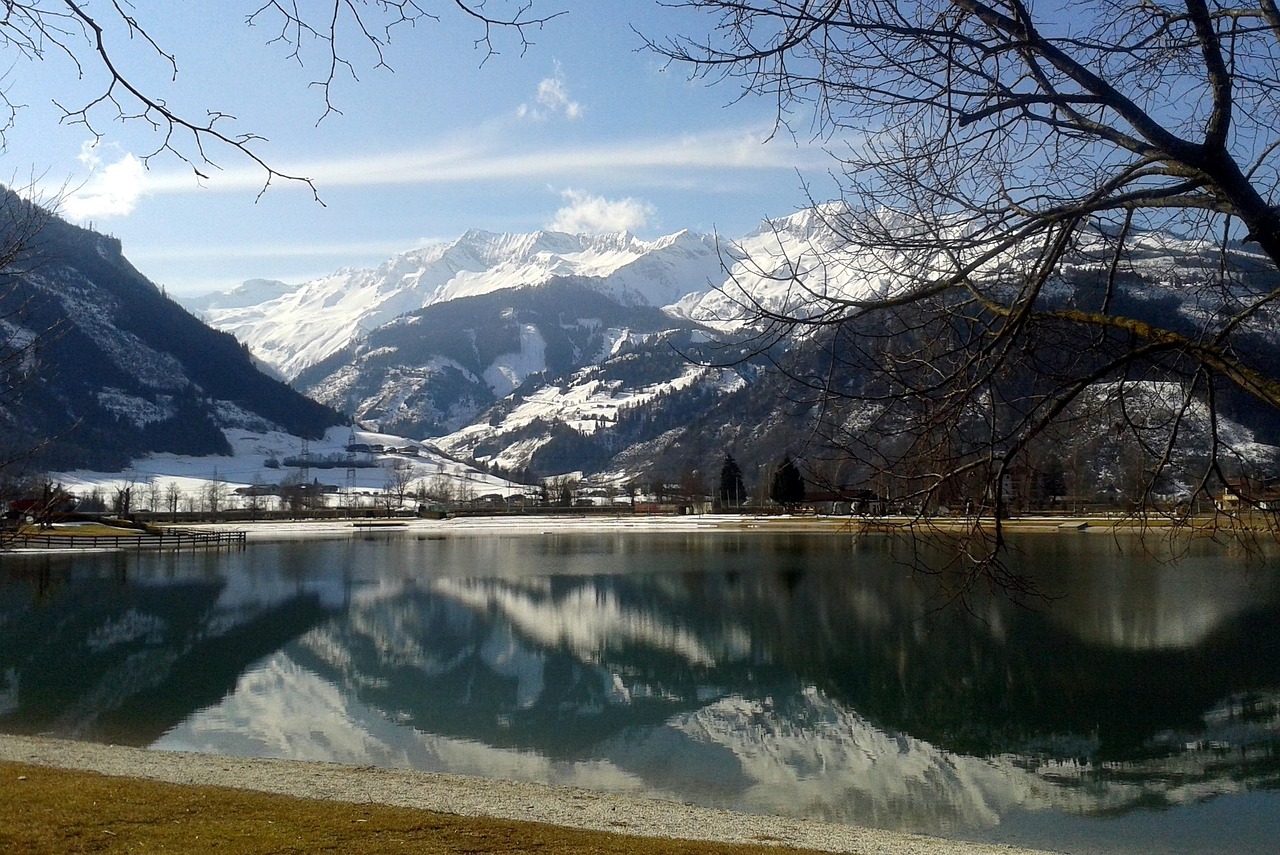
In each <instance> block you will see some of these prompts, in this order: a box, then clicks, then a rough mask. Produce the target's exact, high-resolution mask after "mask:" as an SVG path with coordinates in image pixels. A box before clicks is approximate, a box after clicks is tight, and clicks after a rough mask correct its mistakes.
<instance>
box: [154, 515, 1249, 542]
mask: <svg viewBox="0 0 1280 855" xmlns="http://www.w3.org/2000/svg"><path fill="white" fill-rule="evenodd" d="M373 522H377V523H380V524H371V521H369V520H366V519H362V518H345V519H316V520H260V521H236V522H210V523H202V524H198V525H196V524H193V527H195V528H200V529H204V530H209V531H243V532H245V533H246V535H247V538H248V540H249V541H251V542H252V541H267V540H289V539H293V538H296V537H306V536H324V537H336V536H351V535H358V536H362V537H375V536H378V535H389V536H400V535H417V536H424V535H426V536H431V535H435V536H439V537H448V536H454V535H459V536H466V535H478V534H490V535H491V534H502V535H541V534H556V533H561V532H564V533H570V532H594V533H605V532H608V533H612V532H652V533H658V534H663V533H666V534H683V533H690V534H692V533H704V534H715V533H729V534H757V533H758V534H806V533H811V534H832V535H848V536H855V537H857V536H862V535H886V534H888V535H913V534H925V535H952V534H965V533H970V532H973V531H974V530H975V527H978V526H980V527H981V529H982V530H983V531H986V532H991V531H992V529H991V520H989V519H981V520H979V519H973V518H960V517H931V518H924V519H918V518H915V517H875V518H864V517H856V518H851V517H844V516H839V517H838V516H806V515H778V516H750V515H745V514H702V515H697V514H691V515H687V516H657V515H654V516H648V515H632V514H625V513H624V514H618V515H616V516H605V515H592V516H585V515H584V516H575V515H573V514H571V513H568V514H563V515H545V516H543V515H531V516H523V515H513V516H458V517H451V518H447V519H442V520H433V519H419V518H387V519H384V520H377V521H373ZM390 523H394V525H393V524H390ZM1001 525H1002V527H1003V529H1004V531H1005V532H1006V533H1009V534H1013V533H1037V534H1060V535H1063V536H1070V535H1081V534H1083V535H1098V534H1107V535H1113V536H1115V535H1125V536H1136V535H1153V534H1154V535H1158V536H1160V537H1171V536H1187V537H1203V536H1208V535H1212V534H1213V533H1216V532H1219V531H1223V530H1228V529H1225V528H1224V527H1218V526H1216V525H1215V524H1214V519H1213V518H1211V517H1206V518H1205V519H1204V520H1203V524H1197V523H1194V522H1193V523H1191V524H1181V523H1172V522H1171V521H1169V520H1165V519H1145V520H1140V519H1135V518H1133V517H1121V516H1116V517H1096V516H1062V517H1058V516H1052V517H1051V516H1030V515H1028V516H1025V517H1016V518H1013V519H1009V520H1004V521H1002V523H1001ZM175 527H178V528H181V527H184V526H183V524H177V525H175ZM1229 530H1232V531H1237V532H1243V531H1247V532H1249V533H1251V534H1267V533H1268V530H1267V529H1266V528H1263V527H1251V526H1246V527H1244V528H1239V529H1229Z"/></svg>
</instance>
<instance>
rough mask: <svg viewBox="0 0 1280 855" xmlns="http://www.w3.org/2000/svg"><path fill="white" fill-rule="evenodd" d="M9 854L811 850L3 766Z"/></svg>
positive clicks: (2, 836)
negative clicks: (645, 835)
mask: <svg viewBox="0 0 1280 855" xmlns="http://www.w3.org/2000/svg"><path fill="white" fill-rule="evenodd" d="M620 824H621V823H620ZM0 851H4V852H8V853H51V855H52V853H59V854H60V853H80V852H107V853H114V852H147V853H150V852H175V853H186V852H206V851H207V852H218V853H228V855H250V853H252V854H253V855H258V853H263V855H265V853H283V852H298V853H302V852H306V853H312V852H333V853H355V854H356V855H359V853H395V852H413V853H426V855H437V853H438V854H439V855H445V853H449V855H452V854H453V853H458V855H461V853H467V855H486V853H494V855H497V853H513V852H514V853H539V855H544V853H545V855H555V853H564V855H586V853H593V854H594V853H600V855H611V853H617V855H626V853H638V855H649V853H655V855H656V853H687V855H764V853H774V855H776V853H778V852H780V851H781V852H800V851H803V850H797V849H779V848H778V847H774V846H763V845H762V846H744V845H733V844H722V843H701V842H693V841H683V840H663V839H656V838H643V837H629V836H624V835H621V834H608V833H605V832H596V831H579V830H576V829H569V828H561V827H558V826H553V825H542V824H538V823H532V822H514V821H509V820H500V819H484V818H471V817H462V816H454V815H450V814H440V813H431V812H428V811H422V810H412V809H409V808H397V807H386V806H381V805H362V804H350V803H344V802H329V801H316V800H310V799H296V798H290V797H287V796H279V795H269V794H264V793H255V792H247V791H244V790H234V789H226V788H221V787H205V786H183V785H177V784H166V783H160V782H156V781H147V780H139V779H135V778H118V777H108V776H105V775H100V774H97V773H95V772H81V771H70V770H65V769H55V768H49V767H46V766H31V765H26V764H21V763H8V762H0Z"/></svg>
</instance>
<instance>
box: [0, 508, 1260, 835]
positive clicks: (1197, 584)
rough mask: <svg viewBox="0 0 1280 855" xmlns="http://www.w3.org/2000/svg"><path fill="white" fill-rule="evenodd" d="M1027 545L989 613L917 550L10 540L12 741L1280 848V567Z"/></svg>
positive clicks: (831, 540) (0, 643)
mask: <svg viewBox="0 0 1280 855" xmlns="http://www.w3.org/2000/svg"><path fill="white" fill-rule="evenodd" d="M1016 546H1017V547H1018V552H1017V554H1015V556H1014V557H1013V559H1012V560H1013V562H1014V563H1015V564H1017V565H1018V566H1019V567H1020V568H1022V569H1023V570H1024V571H1025V572H1027V573H1028V574H1029V575H1031V576H1032V577H1034V578H1035V579H1036V580H1037V582H1038V584H1039V586H1040V588H1041V590H1042V591H1043V592H1044V593H1045V594H1047V595H1048V597H1047V598H1046V599H1044V600H1036V601H1033V602H1032V603H1030V604H1016V603H1014V602H1011V601H1010V599H1009V598H1008V597H1006V596H1003V595H1001V594H999V593H996V594H995V595H991V596H986V595H985V594H982V593H981V592H980V593H979V594H977V595H975V597H974V598H973V599H971V600H970V601H969V603H968V608H958V607H954V606H952V607H944V605H945V604H944V603H943V601H942V600H940V598H939V594H938V588H937V584H936V580H935V579H934V578H932V577H929V576H925V575H922V574H919V573H913V572H912V571H911V570H910V568H909V567H907V566H905V565H904V564H903V560H902V559H903V557H904V556H905V555H909V554H910V549H909V545H908V544H905V543H903V542H902V541H900V540H896V539H893V538H889V537H885V536H863V537H861V538H856V539H855V538H853V537H852V536H849V535H835V534H794V535H782V534H768V533H757V532H743V533H727V532H715V533H697V534H689V533H680V534H657V533H629V534H627V533H619V534H614V533H610V532H601V533H591V534H583V533H575V534H569V533H561V534H555V533H543V534H525V535H518V536H504V535H500V534H497V533H489V534H484V535H474V536H441V535H437V534H422V533H415V532H413V531H408V532H373V533H367V534H354V535H352V536H351V537H350V538H349V539H333V540H311V541H307V540H300V541H291V542H284V543H266V544H251V545H250V547H249V548H248V549H247V550H246V551H244V552H237V553H225V552H224V553H204V554H202V553H185V554H179V555H175V554H137V553H134V554H98V555H82V556H66V555H52V556H33V557H18V556H6V557H3V558H0V731H4V732H9V733H25V734H47V735H53V736H62V737H70V738H77V739H89V740H96V741H102V742H112V743H118V744H128V745H139V746H151V747H155V748H166V749H180V750H194V751H204V752H217V753H226V754H235V755H246V756H259V757H285V758H293V759H305V760H329V761H336V762H341V763H352V764H373V765H380V766H397V767H411V768H415V769H420V770H424V771H433V772H435V771H440V772H454V773H461V774H469V775H483V776H492V777H503V778H513V779H520V780H529V781H540V782H546V783H551V784H565V785H573V786H580V787H587V788H591V789H597V790H609V791H615V792H623V793H631V794H636V795H643V796H656V797H660V798H666V799H672V800H676V801H681V802H694V803H698V804H702V805H707V806H712V807H722V808H729V809H733V810H739V811H748V812H755V813H770V814H780V815H791V816H803V817H811V818H819V819H824V820H833V821H838V822H847V823H857V824H863V825H871V826H877V827H883V828H891V829H898V830H907V831H918V832H923V833H929V834H937V835H942V836H946V837H952V838H957V839H968V840H981V841H995V842H1004V843H1016V844H1020V845H1029V846H1042V847H1048V848H1053V849H1055V850H1059V851H1070V852H1078V853H1084V852H1095V851H1098V852H1101V851H1105V852H1186V853H1191V852H1195V853H1208V852H1222V853H1227V852H1230V853H1245V852H1257V853H1262V852H1274V851H1276V845H1277V844H1276V836H1275V834H1276V829H1277V828H1280V572H1277V570H1278V569H1280V555H1278V554H1277V553H1276V552H1275V551H1274V550H1268V551H1266V552H1265V554H1263V555H1261V556H1259V555H1253V556H1248V555H1245V554H1243V553H1239V552H1236V551H1233V550H1231V549H1229V548H1227V547H1224V546H1220V545H1217V544H1213V543H1210V542H1203V543H1200V542H1197V543H1194V544H1192V545H1191V546H1190V547H1189V548H1188V549H1187V551H1186V554H1185V555H1182V556H1181V558H1180V560H1178V561H1177V562H1175V563H1168V562H1166V561H1164V560H1162V559H1161V558H1160V556H1159V555H1156V556H1153V555H1151V554H1148V553H1147V551H1145V550H1143V549H1139V548H1137V546H1138V545H1137V541H1136V540H1130V539H1127V538H1123V537H1122V538H1112V537H1109V536H1106V535H1100V534H1084V533H1070V534H1067V533H1058V534H1043V535H1030V536H1026V537H1023V538H1021V539H1019V540H1017V541H1016ZM1162 549H1163V547H1162V546H1159V545H1157V546H1153V547H1152V551H1154V552H1157V553H1159V552H1161V551H1162Z"/></svg>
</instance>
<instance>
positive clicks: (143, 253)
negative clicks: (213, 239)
mask: <svg viewBox="0 0 1280 855" xmlns="http://www.w3.org/2000/svg"><path fill="white" fill-rule="evenodd" d="M444 240H445V239H444V238H429V237H423V238H416V239H406V240H374V241H349V242H342V241H333V242H328V243H298V242H294V241H287V242H283V243H262V244H200V245H198V246H171V245H162V246H148V245H145V244H141V245H133V246H131V247H130V250H129V258H130V259H132V260H133V261H136V262H139V263H142V262H148V261H191V260H199V261H226V260H232V259H234V260H238V261H243V260H245V259H294V258H336V259H350V258H352V257H360V256H376V257H378V258H383V257H388V258H389V257H391V256H393V255H397V254H399V253H402V252H408V251H409V250H413V249H422V248H423V247H426V246H430V245H431V244H436V243H441V242H443V241H444Z"/></svg>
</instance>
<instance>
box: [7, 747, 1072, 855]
mask: <svg viewBox="0 0 1280 855" xmlns="http://www.w3.org/2000/svg"><path fill="white" fill-rule="evenodd" d="M0 761H6V762H14V763H27V764H31V765H37V766H49V767H55V768H60V769H73V770H80V771H88V772H97V773H99V774H103V775H108V776H112V777H124V778H135V779H145V780H153V781H163V782H166V783H172V784H181V785H189V786H213V787H225V788H231V789H238V790H249V791H254V792H261V793H274V794H279V795H286V796H293V797H297V798H304V799H319V800H327V801H341V802H350V803H356V804H382V805H392V806H396V807H405V808H411V809H415V810H425V811H430V812H433V813H445V814H455V815H459V816H468V817H487V818H492V819H503V820H517V821H526V822H536V823H544V824H548V825H556V826H563V827H567V828H577V829H585V830H592V831H605V832H610V833H614V834H623V835H631V836H641V837H653V838H667V839H675V840H698V841H709V842H723V843H748V844H761V843H765V844H773V845H779V846H791V847H799V848H805V849H813V850H819V851H824V852H848V853H876V855H1048V853H1047V852H1046V851H1045V850H1032V849H1024V848H1018V847H1013V846H1005V845H1000V844H985V843H969V842H964V841H956V840H947V839H944V838H938V837H928V836H925V835H918V834H908V833H904V832H894V831H885V830H880V829H874V828H866V827H861V826H852V825H839V824H835V823H826V822H820V821H816V820H797V819H789V818H785V817H774V816H761V815H756V814H741V813H734V812H732V811H725V810H717V809H713V808H703V807H696V806H694V805H689V804H680V803H677V802H668V801H660V800H656V799H643V798H636V797H632V796H623V795H615V794H610V793H602V792H596V791H592V790H582V789H574V788H568V787H554V786H548V785H545V784H532V783H524V782H517V781H509V780H500V779H488V778H474V777H466V776H462V775H447V774H438V773H426V772H415V771H412V770H407V769H388V768H377V767H371V766H342V765H338V764H333V763H319V762H308V761H297V760H272V759H253V758H245V757H229V756H225V755H215V754H192V753H186V752H176V751H164V750H159V749H147V748H127V747H122V746H113V745H102V744H99V743H92V742H77V741H73V740H65V739H54V738H49V737H31V736H10V735H0Z"/></svg>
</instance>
